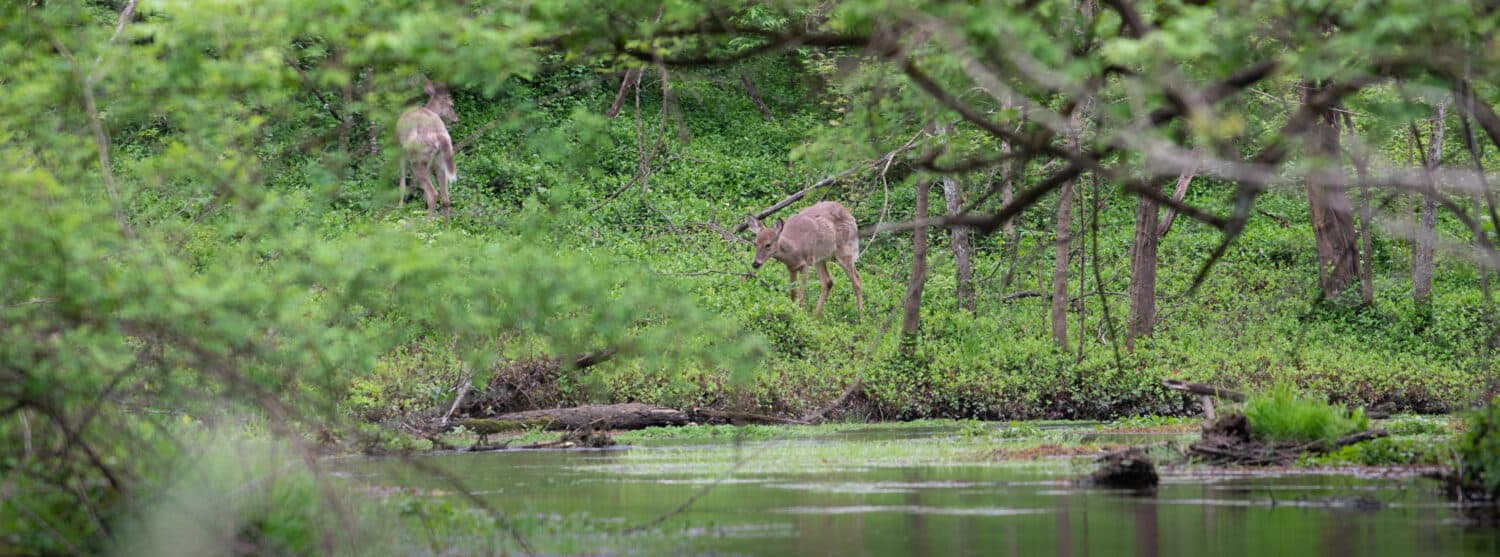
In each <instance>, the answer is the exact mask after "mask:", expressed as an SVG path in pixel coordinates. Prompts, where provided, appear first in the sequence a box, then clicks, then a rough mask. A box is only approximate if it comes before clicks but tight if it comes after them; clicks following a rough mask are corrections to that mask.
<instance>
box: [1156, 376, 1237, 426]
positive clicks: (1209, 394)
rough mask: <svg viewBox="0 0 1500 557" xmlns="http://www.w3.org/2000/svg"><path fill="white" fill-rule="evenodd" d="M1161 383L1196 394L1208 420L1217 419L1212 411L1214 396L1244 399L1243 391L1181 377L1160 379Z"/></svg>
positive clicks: (1234, 399)
mask: <svg viewBox="0 0 1500 557" xmlns="http://www.w3.org/2000/svg"><path fill="white" fill-rule="evenodd" d="M1161 384H1162V386H1165V387H1166V388H1168V389H1172V390H1177V391H1183V392H1186V393H1189V394H1192V395H1196V396H1197V397H1198V403H1199V404H1201V405H1203V418H1204V419H1205V420H1207V421H1209V422H1212V421H1214V420H1217V419H1219V415H1218V413H1217V412H1215V411H1214V397H1219V398H1227V399H1229V400H1232V401H1234V402H1244V400H1245V393H1242V392H1239V391H1231V390H1229V389H1224V388H1220V387H1215V386H1213V385H1205V384H1203V383H1194V382H1192V381H1183V380H1181V379H1162V380H1161Z"/></svg>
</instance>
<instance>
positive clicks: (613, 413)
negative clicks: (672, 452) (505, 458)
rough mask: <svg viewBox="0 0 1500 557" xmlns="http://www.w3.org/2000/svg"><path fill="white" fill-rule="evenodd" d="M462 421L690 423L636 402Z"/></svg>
mask: <svg viewBox="0 0 1500 557" xmlns="http://www.w3.org/2000/svg"><path fill="white" fill-rule="evenodd" d="M483 422H495V423H494V424H487V423H483ZM459 423H461V424H463V425H465V426H468V427H470V429H474V426H481V427H483V426H491V425H493V426H496V427H497V428H499V429H500V430H502V431H510V429H509V428H506V427H505V426H507V425H509V424H520V425H528V426H534V425H542V426H543V428H544V429H549V430H574V429H585V428H592V429H643V428H647V427H653V426H666V425H687V423H688V415H687V414H685V413H683V412H681V411H678V410H673V409H671V408H663V407H661V406H652V405H649V404H641V403H638V402H632V403H627V404H602V405H594V406H577V407H574V408H554V409H550V410H531V411H528V412H513V413H510V414H501V415H499V416H495V417H494V418H493V419H491V420H464V421H461V422H459Z"/></svg>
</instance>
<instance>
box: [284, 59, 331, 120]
mask: <svg viewBox="0 0 1500 557" xmlns="http://www.w3.org/2000/svg"><path fill="white" fill-rule="evenodd" d="M281 60H282V61H284V62H286V65H288V66H291V68H292V69H293V70H296V71H297V77H298V78H299V79H301V80H302V87H303V88H304V89H307V91H308V92H310V93H312V94H313V96H314V97H317V98H318V102H320V103H323V109H324V110H327V111H328V114H329V115H330V116H333V119H334V121H336V122H338V123H339V124H340V125H343V124H344V123H345V121H344V116H343V115H341V114H339V111H338V110H336V109H334V108H333V103H331V102H328V98H327V97H324V96H323V92H322V91H319V90H318V88H317V86H315V85H313V82H312V78H309V77H307V72H305V71H302V66H298V65H297V61H296V60H292V58H291V57H290V56H287V55H284V54H283V55H282V56H281Z"/></svg>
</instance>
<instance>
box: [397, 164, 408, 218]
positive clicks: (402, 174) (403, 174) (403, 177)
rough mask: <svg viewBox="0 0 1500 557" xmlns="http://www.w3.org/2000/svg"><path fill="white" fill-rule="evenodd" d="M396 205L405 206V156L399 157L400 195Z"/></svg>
mask: <svg viewBox="0 0 1500 557" xmlns="http://www.w3.org/2000/svg"><path fill="white" fill-rule="evenodd" d="M396 207H398V208H404V207H406V157H405V156H402V157H401V197H400V198H398V199H397V200H396Z"/></svg>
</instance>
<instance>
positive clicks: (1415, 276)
mask: <svg viewBox="0 0 1500 557" xmlns="http://www.w3.org/2000/svg"><path fill="white" fill-rule="evenodd" d="M1447 116H1448V100H1447V99H1443V101H1442V102H1441V103H1439V104H1438V106H1437V110H1436V111H1435V113H1434V114H1433V117H1434V118H1435V121H1434V122H1433V123H1432V134H1431V136H1430V137H1431V139H1430V140H1429V143H1428V145H1427V151H1428V153H1427V156H1426V157H1424V158H1425V160H1424V161H1423V166H1425V167H1426V168H1427V170H1428V171H1429V172H1428V174H1427V187H1428V191H1424V192H1422V200H1421V209H1420V210H1419V212H1418V217H1417V245H1416V250H1415V251H1414V253H1413V254H1412V265H1411V286H1412V299H1414V300H1416V301H1417V302H1426V301H1428V300H1429V299H1430V298H1431V297H1432V263H1433V255H1434V253H1435V252H1436V246H1437V199H1436V198H1435V197H1434V194H1436V193H1437V182H1436V181H1435V178H1434V177H1433V175H1432V173H1431V171H1432V170H1436V169H1437V168H1438V167H1439V166H1441V165H1442V164H1443V135H1444V133H1445V132H1446V130H1445V129H1444V128H1445V127H1446V120H1447Z"/></svg>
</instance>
